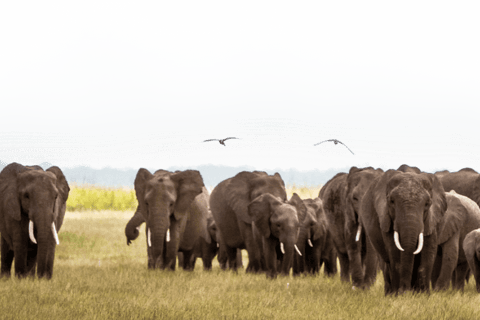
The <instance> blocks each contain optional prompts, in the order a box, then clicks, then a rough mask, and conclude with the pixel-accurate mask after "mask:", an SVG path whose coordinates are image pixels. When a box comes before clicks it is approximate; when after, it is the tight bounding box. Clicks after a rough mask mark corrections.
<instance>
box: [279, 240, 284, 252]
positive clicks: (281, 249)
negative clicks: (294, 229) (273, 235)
mask: <svg viewBox="0 0 480 320" xmlns="http://www.w3.org/2000/svg"><path fill="white" fill-rule="evenodd" d="M280 251H282V254H285V248H284V247H283V242H280Z"/></svg>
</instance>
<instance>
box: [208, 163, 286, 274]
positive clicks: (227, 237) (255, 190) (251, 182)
mask: <svg viewBox="0 0 480 320" xmlns="http://www.w3.org/2000/svg"><path fill="white" fill-rule="evenodd" d="M264 194H270V195H272V196H274V197H277V198H279V201H280V202H285V201H286V200H287V193H286V191H285V184H284V182H283V180H282V178H281V176H280V175H279V174H278V173H275V174H274V175H268V174H267V173H266V172H261V171H253V172H249V171H242V172H240V173H238V174H237V175H235V176H234V177H232V178H229V179H226V180H224V181H222V182H220V183H219V184H218V185H217V186H216V187H215V189H213V191H212V194H211V196H210V209H211V210H212V214H213V218H214V219H215V223H216V225H217V228H218V230H219V231H220V235H221V240H222V241H221V243H220V246H221V247H220V249H221V250H222V249H223V248H224V249H225V252H226V253H227V257H228V264H229V268H230V269H231V270H236V268H237V264H236V262H235V261H236V255H237V249H246V250H247V252H248V265H247V269H246V272H260V271H264V270H265V265H263V267H262V262H261V260H262V258H261V255H260V248H259V246H258V243H257V242H256V241H255V239H254V236H253V228H252V223H253V221H254V219H253V217H252V216H251V215H250V214H249V209H248V206H249V204H250V203H251V202H252V201H253V200H254V199H256V198H257V197H259V196H261V195H264ZM222 247H223V248H222ZM292 249H293V247H292Z"/></svg>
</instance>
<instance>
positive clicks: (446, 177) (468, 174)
mask: <svg viewBox="0 0 480 320" xmlns="http://www.w3.org/2000/svg"><path fill="white" fill-rule="evenodd" d="M435 175H436V176H437V177H438V179H440V182H441V183H442V185H443V188H444V189H445V191H447V192H448V191H450V190H455V192H456V193H458V194H461V195H464V196H466V197H469V198H470V199H472V200H473V201H475V202H476V203H477V204H478V205H479V206H480V174H478V172H476V171H475V170H473V169H471V168H463V169H461V170H460V171H457V172H449V171H447V170H444V171H438V172H435Z"/></svg>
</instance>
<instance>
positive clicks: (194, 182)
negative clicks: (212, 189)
mask: <svg viewBox="0 0 480 320" xmlns="http://www.w3.org/2000/svg"><path fill="white" fill-rule="evenodd" d="M170 179H171V180H172V181H173V182H174V183H175V187H176V190H177V201H176V202H175V211H174V215H175V219H177V220H179V219H181V218H182V217H183V216H184V215H185V214H186V213H187V210H188V208H190V206H191V204H192V202H193V200H194V199H195V197H196V196H198V195H199V194H200V193H202V191H203V188H204V187H205V185H204V184H203V178H202V176H201V174H200V172H199V171H197V170H185V171H178V172H175V173H173V174H172V175H171V176H170Z"/></svg>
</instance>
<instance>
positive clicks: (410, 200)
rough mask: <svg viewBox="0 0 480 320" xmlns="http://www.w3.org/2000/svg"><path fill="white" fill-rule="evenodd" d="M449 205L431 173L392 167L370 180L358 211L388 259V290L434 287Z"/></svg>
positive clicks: (367, 231)
mask: <svg viewBox="0 0 480 320" xmlns="http://www.w3.org/2000/svg"><path fill="white" fill-rule="evenodd" d="M446 209H447V201H446V199H445V192H444V190H443V187H442V184H441V183H440V181H439V180H438V179H437V177H436V176H434V175H433V174H428V173H420V174H417V173H412V172H401V171H397V170H388V171H387V172H385V173H383V174H382V175H381V176H379V177H377V178H376V179H375V181H374V182H373V183H372V184H371V186H370V187H369V189H368V191H367V193H366V194H365V196H364V198H363V201H362V204H361V210H360V216H361V219H362V223H363V226H364V229H365V232H366V233H367V235H368V237H369V239H370V241H371V243H372V244H373V246H374V247H375V250H376V251H377V252H378V254H379V256H380V257H381V259H382V260H383V262H384V263H383V275H384V282H385V294H386V295H387V294H398V293H401V292H403V291H406V290H412V289H413V290H415V291H429V290H430V280H431V275H432V270H433V264H434V261H435V256H436V253H437V241H438V237H439V230H440V228H441V222H442V220H443V217H444V214H445V211H446Z"/></svg>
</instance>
